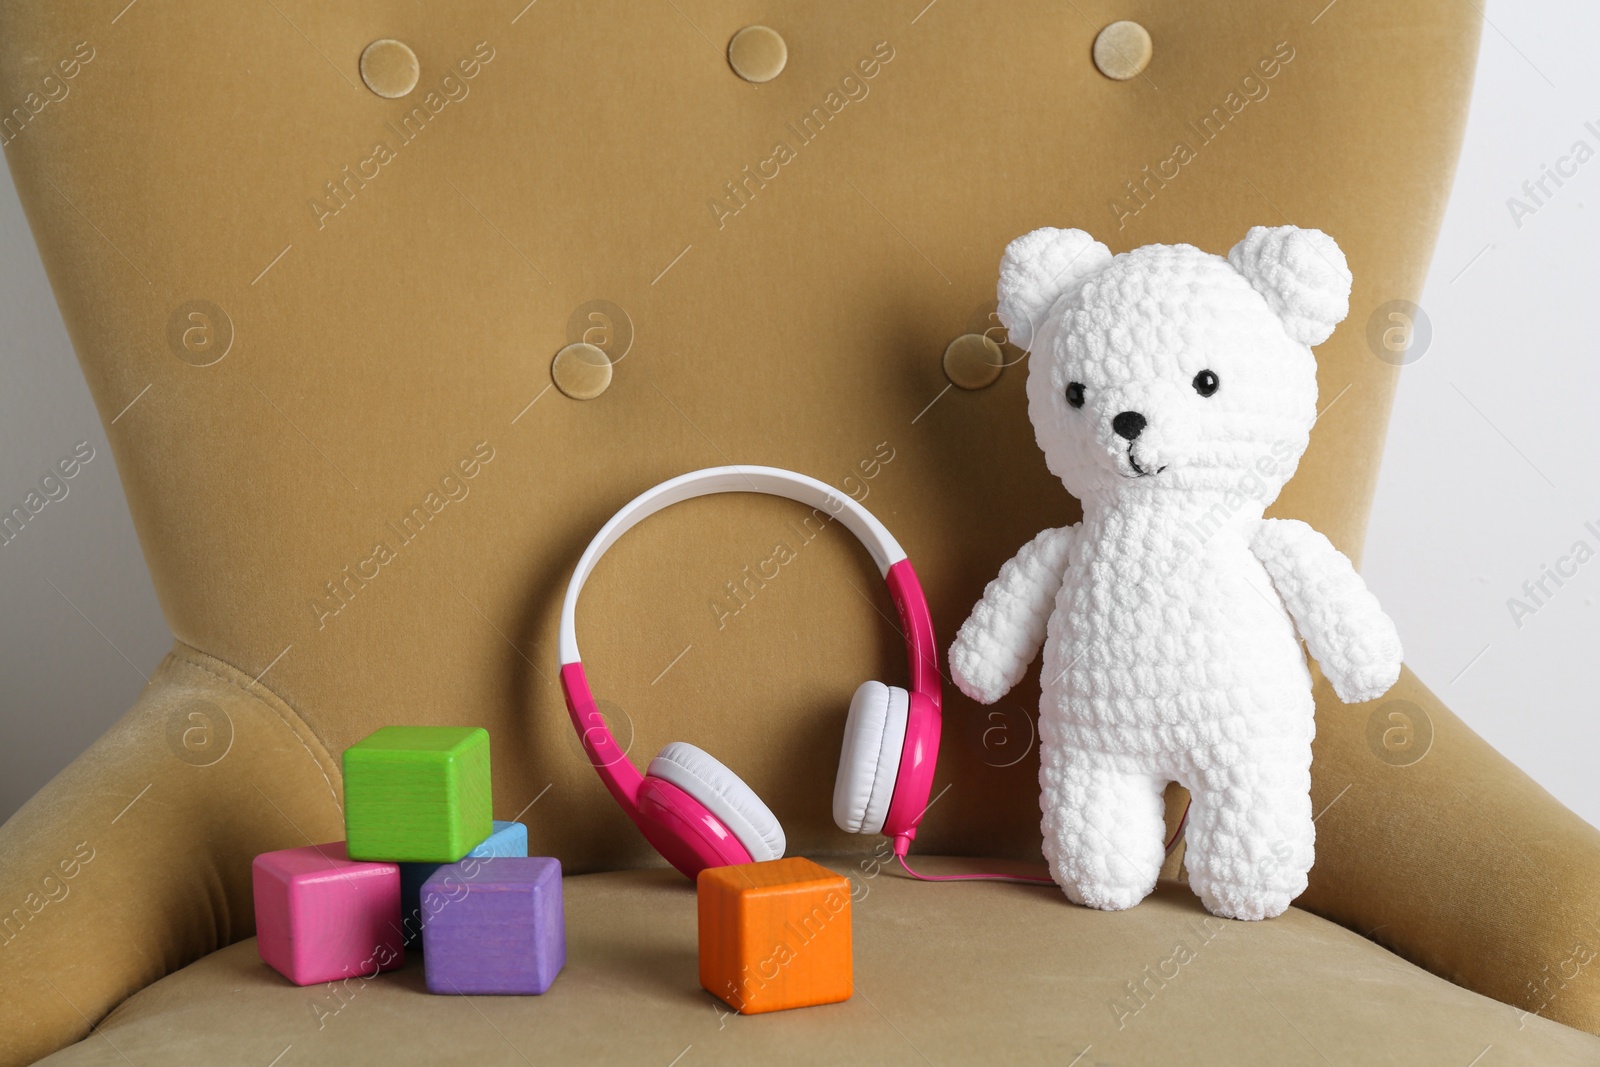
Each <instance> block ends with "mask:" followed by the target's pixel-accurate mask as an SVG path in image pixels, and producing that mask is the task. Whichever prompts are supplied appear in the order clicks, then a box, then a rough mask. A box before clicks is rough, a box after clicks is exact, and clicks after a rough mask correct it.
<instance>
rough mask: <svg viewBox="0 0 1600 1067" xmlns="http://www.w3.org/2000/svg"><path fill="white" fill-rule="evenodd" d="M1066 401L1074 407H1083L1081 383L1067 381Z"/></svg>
mask: <svg viewBox="0 0 1600 1067" xmlns="http://www.w3.org/2000/svg"><path fill="white" fill-rule="evenodd" d="M1067 403H1068V404H1070V405H1072V406H1073V407H1075V408H1081V407H1083V383H1082V382H1068V383H1067Z"/></svg>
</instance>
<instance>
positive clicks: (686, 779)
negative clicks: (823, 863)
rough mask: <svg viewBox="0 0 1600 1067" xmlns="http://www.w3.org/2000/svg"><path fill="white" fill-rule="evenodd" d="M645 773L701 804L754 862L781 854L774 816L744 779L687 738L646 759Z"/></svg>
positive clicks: (781, 843)
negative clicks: (736, 839)
mask: <svg viewBox="0 0 1600 1067" xmlns="http://www.w3.org/2000/svg"><path fill="white" fill-rule="evenodd" d="M645 773H646V774H647V775H649V776H650V777H652V778H659V779H661V780H662V781H664V782H670V783H671V784H672V785H675V786H677V787H678V788H679V789H681V790H683V791H684V792H685V793H688V794H689V795H690V796H691V797H693V798H694V799H695V800H697V801H699V802H700V803H701V804H703V805H704V806H705V808H706V810H707V811H709V812H711V814H712V815H715V816H716V817H717V818H718V819H720V820H721V821H722V824H723V825H724V826H726V827H727V828H728V829H729V831H731V832H732V833H733V836H734V837H736V838H738V839H739V843H740V844H741V845H743V846H744V848H745V851H746V852H748V853H750V858H751V859H752V860H754V861H755V862H757V863H761V862H763V861H766V860H775V859H781V858H782V857H783V850H784V848H785V847H786V846H787V844H788V842H787V841H786V840H785V839H784V836H783V827H782V826H781V825H780V824H779V823H778V817H777V816H776V815H774V814H772V809H770V808H768V807H767V806H766V805H765V804H763V803H762V802H761V798H760V797H758V796H756V791H755V790H754V789H751V788H750V787H749V786H748V785H746V784H745V783H744V779H742V778H740V777H739V776H738V775H737V774H734V773H733V772H732V771H730V770H729V769H728V768H727V767H726V766H725V765H724V764H723V763H722V762H721V761H720V760H718V759H717V758H716V757H715V756H713V755H711V753H709V752H707V751H705V750H704V749H702V748H696V747H695V746H694V745H691V744H689V743H688V742H687V741H674V742H672V743H671V744H669V745H667V747H666V748H663V749H662V750H661V754H660V755H658V756H657V757H656V758H655V759H653V760H651V761H650V767H649V769H648V770H647V771H646V772H645Z"/></svg>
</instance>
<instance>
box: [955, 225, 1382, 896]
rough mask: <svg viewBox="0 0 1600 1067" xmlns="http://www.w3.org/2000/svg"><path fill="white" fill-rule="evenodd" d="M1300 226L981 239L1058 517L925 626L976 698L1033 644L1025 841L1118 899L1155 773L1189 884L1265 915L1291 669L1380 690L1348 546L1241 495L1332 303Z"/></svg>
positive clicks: (1138, 868) (1280, 432)
mask: <svg viewBox="0 0 1600 1067" xmlns="http://www.w3.org/2000/svg"><path fill="white" fill-rule="evenodd" d="M1350 281H1351V278H1350V271H1349V269H1348V267H1347V266H1346V265H1345V258H1344V254H1343V253H1342V252H1341V251H1340V250H1339V246H1338V245H1336V244H1335V243H1334V242H1333V239H1332V238H1330V237H1328V235H1326V234H1324V233H1322V232H1321V231H1319V230H1302V229H1297V228H1296V227H1293V226H1282V227H1278V228H1275V229H1269V228H1267V227H1263V226H1258V227H1256V228H1254V229H1252V230H1251V231H1250V233H1249V234H1248V235H1247V236H1246V237H1245V239H1244V240H1242V241H1240V242H1239V243H1238V244H1237V245H1236V246H1234V248H1233V250H1232V251H1231V252H1230V253H1229V254H1228V258H1227V259H1223V258H1222V257H1221V256H1216V255H1211V254H1209V253H1206V252H1202V251H1200V250H1199V249H1196V248H1192V247H1190V246H1188V245H1147V246H1145V247H1143V248H1136V249H1134V250H1133V251H1131V252H1125V253H1123V254H1122V255H1118V256H1113V255H1112V254H1111V252H1110V251H1109V250H1108V249H1107V248H1106V246H1105V245H1103V244H1101V243H1099V242H1098V241H1095V240H1094V239H1093V238H1091V237H1090V236H1089V235H1088V234H1086V233H1084V232H1083V231H1081V230H1058V229H1048V228H1047V229H1042V230H1035V231H1034V232H1033V233H1030V234H1028V235H1026V236H1024V237H1020V238H1018V239H1017V240H1015V241H1013V242H1012V243H1011V244H1010V246H1009V247H1008V248H1007V249H1006V251H1005V256H1004V258H1003V259H1002V260H1001V264H1000V285H999V298H1000V307H999V314H1000V319H1001V321H1002V322H1003V323H1004V324H1005V325H1006V327H1007V329H1008V332H1009V335H1010V338H1011V340H1012V342H1013V343H1015V344H1017V345H1018V346H1020V347H1022V348H1024V349H1026V350H1027V351H1029V352H1030V353H1031V354H1032V366H1031V367H1030V369H1029V371H1028V416H1029V418H1030V419H1031V420H1032V421H1033V427H1034V433H1035V436H1036V438H1037V440H1038V443H1039V447H1040V448H1041V449H1043V451H1044V454H1045V461H1046V464H1047V465H1048V466H1049V468H1050V471H1051V473H1053V474H1055V475H1056V477H1058V478H1060V479H1061V482H1062V484H1063V485H1065V486H1066V488H1067V491H1068V492H1070V493H1072V494H1073V495H1074V496H1075V497H1077V498H1078V499H1079V500H1080V501H1081V502H1082V504H1083V520H1082V521H1081V522H1079V523H1077V524H1076V525H1073V526H1068V527H1063V528H1062V529H1058V530H1046V531H1045V532H1043V533H1041V534H1040V535H1039V536H1037V537H1035V538H1034V539H1033V540H1032V541H1031V542H1029V543H1028V544H1027V545H1025V546H1023V548H1022V550H1021V551H1020V552H1018V553H1017V555H1016V556H1015V558H1013V559H1012V560H1011V561H1010V562H1008V563H1007V564H1006V565H1005V566H1004V567H1002V568H1001V569H1000V574H999V577H997V578H995V580H994V581H992V582H990V583H989V586H988V588H987V589H985V590H984V594H983V600H982V601H981V602H980V603H979V604H978V605H977V606H976V607H975V608H973V610H972V615H971V617H970V618H968V619H967V621H966V623H965V624H964V625H963V626H962V627H961V631H960V633H959V635H958V636H957V637H956V640H955V643H954V645H952V646H951V649H950V669H951V672H952V674H953V675H954V677H955V681H956V684H957V685H958V686H960V688H961V691H962V692H964V693H966V694H967V695H968V696H970V697H972V698H973V699H975V700H978V701H981V702H983V703H985V704H989V703H993V702H994V701H996V700H998V699H1000V698H1001V697H1002V696H1004V695H1005V693H1006V692H1007V691H1008V690H1010V689H1011V688H1012V687H1013V686H1014V685H1016V684H1017V682H1018V681H1020V680H1021V678H1022V676H1023V674H1024V673H1025V672H1026V670H1027V668H1028V664H1029V663H1031V662H1032V660H1033V659H1034V657H1035V656H1036V655H1038V653H1039V650H1040V647H1041V645H1042V646H1043V648H1044V668H1043V674H1042V676H1041V678H1042V685H1043V699H1042V701H1041V703H1040V708H1039V740H1040V767H1039V785H1040V788H1041V791H1042V795H1041V797H1040V806H1041V807H1042V809H1043V812H1044V824H1043V829H1044V853H1045V856H1046V858H1047V859H1048V860H1049V861H1050V871H1051V874H1052V876H1053V877H1054V878H1055V880H1056V881H1057V882H1058V883H1059V884H1060V885H1061V888H1062V889H1063V890H1065V892H1066V894H1067V896H1068V897H1069V898H1070V899H1072V900H1073V901H1076V902H1077V903H1080V904H1087V905H1090V906H1092V907H1096V908H1106V909H1121V908H1128V907H1132V906H1133V905H1134V904H1137V903H1138V902H1139V901H1140V900H1142V899H1144V897H1145V896H1146V895H1148V894H1149V893H1150V891H1151V890H1152V889H1153V888H1154V886H1155V882H1156V875H1157V873H1158V872H1159V870H1160V868H1161V865H1162V861H1163V859H1164V857H1165V850H1164V848H1163V842H1162V838H1163V835H1164V829H1165V828H1164V825H1163V817H1162V791H1163V789H1164V788H1165V786H1166V783H1167V782H1169V781H1176V782H1179V783H1181V784H1183V785H1184V786H1185V787H1187V788H1188V789H1189V791H1190V794H1191V796H1192V798H1193V800H1192V807H1191V810H1190V816H1189V823H1188V853H1187V862H1186V866H1187V867H1188V871H1189V885H1190V886H1191V887H1192V888H1193V889H1194V890H1195V892H1197V893H1198V894H1199V896H1200V899H1201V900H1202V901H1203V902H1204V904H1205V906H1206V908H1207V909H1209V910H1210V911H1211V912H1213V913H1215V914H1217V915H1222V916H1227V917H1231V918H1237V919H1262V918H1268V917H1271V916H1274V915H1278V914H1281V913H1282V912H1283V911H1284V909H1286V908H1287V907H1288V906H1289V902H1290V901H1292V900H1293V899H1294V898H1295V897H1296V896H1298V895H1299V894H1300V893H1301V892H1302V891H1303V890H1304V889H1305V887H1306V872H1307V871H1309V870H1310V869H1311V862H1312V842H1313V838H1314V828H1313V825H1312V816H1311V798H1310V788H1311V738H1312V734H1313V733H1314V731H1315V725H1314V721H1313V718H1312V711H1313V706H1312V698H1311V675H1310V671H1309V670H1308V669H1307V666H1306V660H1305V656H1304V654H1303V653H1302V652H1301V649H1300V643H1299V640H1298V638H1297V637H1296V631H1297V630H1298V632H1299V634H1300V635H1301V636H1303V637H1304V638H1305V641H1306V645H1307V646H1308V647H1309V649H1310V651H1311V654H1312V655H1313V656H1315V657H1316V658H1317V662H1318V663H1320V664H1321V666H1322V670H1323V673H1324V674H1325V675H1326V676H1327V677H1328V679H1329V680H1330V681H1331V682H1332V683H1333V688H1334V691H1335V692H1336V693H1337V694H1338V695H1339V697H1340V698H1341V699H1342V700H1344V701H1346V702H1349V703H1355V702H1358V701H1365V700H1372V699H1375V698H1376V697H1378V696H1380V695H1382V694H1383V693H1384V692H1386V691H1387V690H1388V689H1389V687H1390V686H1391V685H1393V684H1394V682H1395V680H1396V678H1398V677H1399V673H1400V638H1399V635H1398V634H1397V633H1396V631H1395V627H1394V623H1393V622H1391V621H1390V619H1389V618H1388V616H1386V615H1385V614H1384V613H1383V611H1382V609H1381V608H1380V607H1379V606H1378V602H1377V599H1376V598H1375V597H1373V595H1372V594H1371V593H1370V592H1368V590H1367V588H1366V586H1365V585H1364V584H1363V583H1362V581H1361V578H1360V577H1359V576H1358V575H1357V574H1356V572H1355V570H1354V568H1353V567H1352V566H1351V565H1350V561H1349V560H1348V559H1346V558H1345V557H1344V556H1343V555H1342V554H1340V553H1339V552H1338V551H1337V550H1336V549H1335V548H1334V547H1333V546H1332V544H1330V543H1329V541H1328V539H1327V538H1326V537H1324V536H1323V535H1322V534H1320V533H1317V532H1316V531H1315V530H1313V529H1312V528H1311V527H1309V526H1307V525H1306V524H1305V523H1303V522H1298V521H1295V520H1287V519H1265V518H1263V517H1262V512H1263V511H1264V510H1265V509H1266V507H1267V505H1269V504H1271V503H1272V501H1273V500H1274V499H1276V497H1277V495H1278V492H1279V490H1280V489H1281V488H1282V487H1283V484H1284V483H1285V482H1286V481H1288V480H1289V477H1290V475H1292V474H1293V473H1294V469H1295V466H1296V464H1297V463H1298V462H1299V459H1300V455H1301V453H1303V452H1304V451H1305V448H1306V443H1307V440H1308V437H1309V434H1310V430H1311V426H1312V424H1313V423H1314V422H1315V421H1316V418H1317V365H1316V360H1315V359H1314V357H1313V356H1312V354H1311V349H1310V347H1309V346H1311V345H1315V344H1320V343H1321V342H1322V341H1324V340H1326V339H1327V337H1328V335H1329V334H1331V333H1332V332H1333V328H1334V326H1336V325H1337V324H1338V323H1339V321H1340V320H1341V319H1343V318H1344V317H1345V314H1346V312H1347V311H1348V308H1349V296H1350Z"/></svg>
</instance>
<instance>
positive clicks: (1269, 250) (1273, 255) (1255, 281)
mask: <svg viewBox="0 0 1600 1067" xmlns="http://www.w3.org/2000/svg"><path fill="white" fill-rule="evenodd" d="M1228 262H1229V263H1231V264H1233V269H1234V270H1236V271H1238V272H1239V273H1240V274H1242V275H1244V276H1245V279H1246V280H1247V281H1249V283H1250V285H1251V286H1252V287H1253V288H1254V289H1255V291H1256V292H1258V293H1260V294H1261V295H1262V296H1264V297H1266V298H1267V304H1268V306H1270V307H1271V308H1272V310H1273V312H1274V313H1276V314H1277V316H1278V318H1280V319H1282V320H1283V328H1284V330H1285V331H1286V332H1287V333H1288V334H1289V336H1290V337H1292V338H1294V339H1295V340H1296V341H1299V342H1300V343H1301V344H1303V345H1319V344H1321V343H1322V342H1323V341H1326V340H1327V339H1328V335H1329V334H1331V333H1333V328H1334V327H1335V326H1337V325H1339V323H1340V322H1342V321H1343V320H1344V317H1345V316H1346V315H1347V314H1349V312H1350V281H1351V277H1350V266H1349V264H1347V263H1346V262H1345V259H1344V253H1343V252H1342V251H1340V250H1339V246H1338V244H1337V243H1335V242H1334V239H1333V238H1332V237H1329V236H1328V235H1327V234H1325V233H1323V232H1322V231H1321V230H1302V229H1300V228H1299V227H1298V226H1270V227H1269V226H1256V227H1253V228H1252V229H1251V230H1250V232H1249V233H1247V234H1245V238H1244V240H1242V241H1240V242H1239V243H1238V244H1236V245H1234V246H1233V250H1232V251H1231V252H1229V253H1228Z"/></svg>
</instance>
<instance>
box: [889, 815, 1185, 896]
mask: <svg viewBox="0 0 1600 1067" xmlns="http://www.w3.org/2000/svg"><path fill="white" fill-rule="evenodd" d="M1188 826H1189V805H1188V804H1185V805H1184V806H1183V815H1182V817H1180V818H1179V819H1178V828H1177V829H1176V830H1174V831H1172V837H1171V838H1169V839H1168V840H1167V845H1166V854H1167V855H1168V856H1170V855H1172V850H1173V849H1174V848H1177V847H1178V842H1179V841H1181V840H1182V839H1183V832H1184V830H1186V829H1187V828H1188ZM895 859H897V860H899V861H900V866H901V868H902V869H903V870H904V871H905V872H906V873H907V874H909V875H910V876H911V877H913V878H915V879H916V880H917V881H919V882H1018V883H1021V884H1023V885H1055V884H1056V882H1055V879H1054V878H1040V877H1038V876H1036V875H1028V874H991V873H983V874H922V873H920V872H918V871H914V870H912V869H911V865H910V864H909V863H907V862H906V855H905V853H904V852H902V851H900V850H899V849H898V848H897V849H895Z"/></svg>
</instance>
